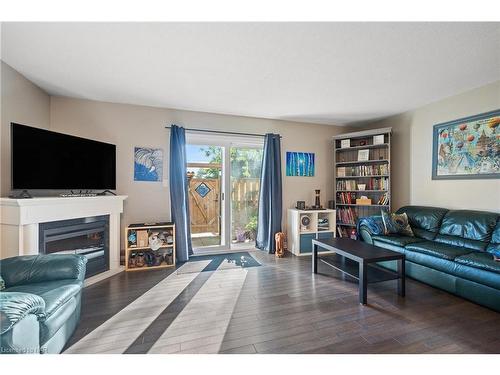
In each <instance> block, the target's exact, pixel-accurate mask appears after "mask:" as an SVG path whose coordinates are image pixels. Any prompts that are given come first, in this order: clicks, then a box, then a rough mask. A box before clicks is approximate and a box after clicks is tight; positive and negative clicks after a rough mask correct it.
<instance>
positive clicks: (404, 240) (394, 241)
mask: <svg viewBox="0 0 500 375" xmlns="http://www.w3.org/2000/svg"><path fill="white" fill-rule="evenodd" d="M373 240H374V241H375V240H376V241H381V242H384V243H388V244H391V245H396V246H401V247H405V246H406V245H408V244H411V243H416V242H422V241H424V240H423V239H421V238H417V237H409V236H373Z"/></svg>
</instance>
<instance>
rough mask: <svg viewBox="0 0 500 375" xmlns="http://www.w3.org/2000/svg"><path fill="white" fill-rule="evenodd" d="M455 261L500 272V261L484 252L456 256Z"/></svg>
mask: <svg viewBox="0 0 500 375" xmlns="http://www.w3.org/2000/svg"><path fill="white" fill-rule="evenodd" d="M455 262H458V263H461V264H466V265H468V266H470V267H474V268H481V269H483V270H486V271H491V272H496V273H500V262H497V261H495V260H494V259H493V255H491V254H489V253H484V252H475V253H470V254H466V255H462V256H459V257H457V258H455Z"/></svg>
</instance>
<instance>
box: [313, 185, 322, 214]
mask: <svg viewBox="0 0 500 375" xmlns="http://www.w3.org/2000/svg"><path fill="white" fill-rule="evenodd" d="M320 192H321V191H320V190H318V189H316V190H314V194H315V195H316V196H315V198H314V206H313V207H312V208H313V209H315V210H319V209H321V208H323V207H321V201H320Z"/></svg>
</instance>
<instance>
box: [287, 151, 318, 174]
mask: <svg viewBox="0 0 500 375" xmlns="http://www.w3.org/2000/svg"><path fill="white" fill-rule="evenodd" d="M286 175H287V176H303V177H313V176H314V153H311V152H287V153H286Z"/></svg>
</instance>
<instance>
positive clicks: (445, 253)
mask: <svg viewBox="0 0 500 375" xmlns="http://www.w3.org/2000/svg"><path fill="white" fill-rule="evenodd" d="M405 249H406V250H407V251H416V252H418V253H422V254H427V255H432V256H434V257H437V258H443V259H447V260H454V259H455V258H456V257H459V256H461V255H465V254H468V253H470V252H471V250H470V249H466V248H461V247H457V246H452V245H447V244H444V243H439V242H434V241H423V242H417V243H412V244H409V245H406V246H405Z"/></svg>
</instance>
